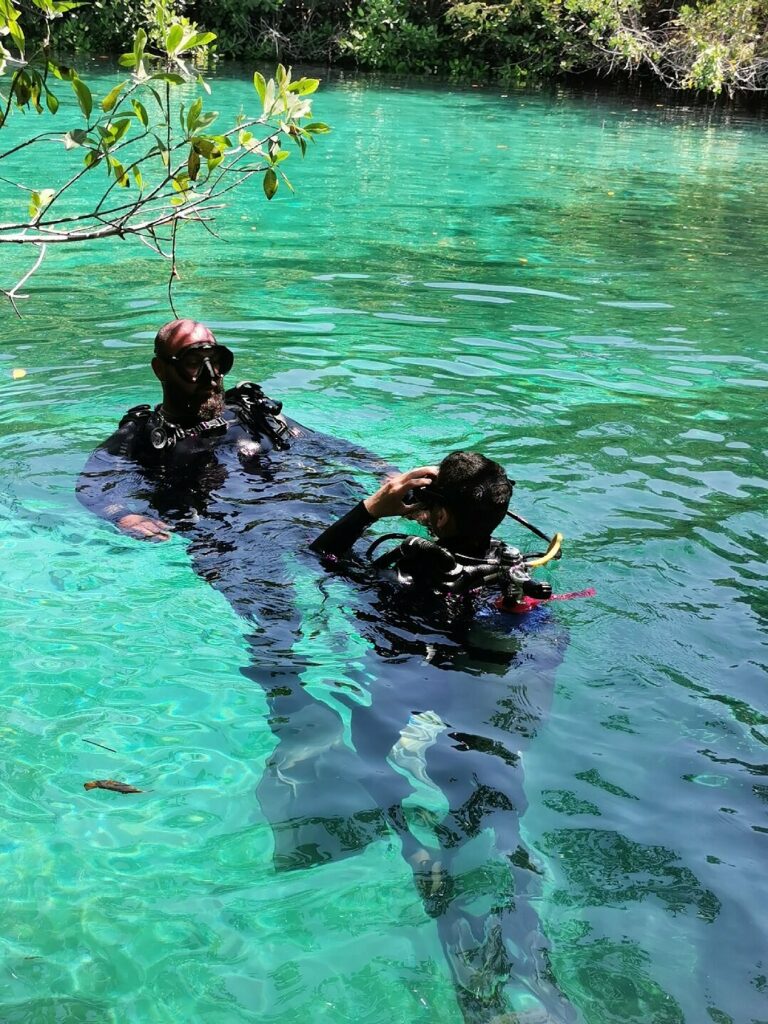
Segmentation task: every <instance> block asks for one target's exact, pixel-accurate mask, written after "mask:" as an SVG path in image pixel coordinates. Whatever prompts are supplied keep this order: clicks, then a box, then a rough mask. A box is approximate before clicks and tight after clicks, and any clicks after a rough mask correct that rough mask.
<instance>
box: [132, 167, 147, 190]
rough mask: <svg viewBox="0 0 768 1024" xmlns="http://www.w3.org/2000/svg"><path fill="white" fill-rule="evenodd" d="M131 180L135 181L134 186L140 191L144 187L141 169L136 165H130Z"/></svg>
mask: <svg viewBox="0 0 768 1024" xmlns="http://www.w3.org/2000/svg"><path fill="white" fill-rule="evenodd" d="M131 171H132V173H133V180H134V181H135V182H136V187H137V188H138V189H139V191H141V189H143V188H144V179H143V178H142V176H141V171H140V170H139V168H138V167H132V168H131Z"/></svg>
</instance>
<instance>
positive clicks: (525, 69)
mask: <svg viewBox="0 0 768 1024" xmlns="http://www.w3.org/2000/svg"><path fill="white" fill-rule="evenodd" d="M73 13H74V16H70V17H69V19H68V21H67V23H66V24H65V25H62V26H61V31H57V39H58V43H59V45H61V46H66V47H68V48H70V49H74V50H77V51H87V52H91V53H97V52H105V53H107V52H109V53H112V52H119V51H120V50H122V49H124V48H125V40H126V39H128V38H130V37H131V34H132V32H133V31H134V30H135V29H136V28H137V27H139V26H140V25H146V24H152V23H157V22H158V21H159V22H162V21H163V20H164V17H165V19H167V16H168V15H169V14H171V13H172V14H174V15H178V14H182V15H184V16H186V17H187V18H189V19H191V20H193V21H195V22H197V23H199V24H200V25H201V26H203V27H204V28H206V29H209V30H211V31H214V32H216V34H217V36H218V39H217V43H216V47H217V51H218V54H219V55H220V56H222V57H233V58H240V59H246V60H254V59H256V60H270V61H274V60H280V61H283V62H284V63H285V62H292V61H293V62H302V63H324V64H335V65H341V66H344V65H346V66H353V67H358V68H360V69H363V70H375V71H391V72H398V73H409V74H434V75H440V76H448V77H452V78H455V79H459V80H469V79H471V80H472V81H488V80H491V79H496V80H500V81H502V82H507V83H510V84H513V83H523V82H529V83H530V82H540V81H546V80H551V79H554V78H558V77H562V76H565V75H571V74H597V75H606V76H608V77H611V78H613V79H626V78H627V77H628V76H643V77H646V78H651V79H655V80H656V81H658V82H660V83H662V84H664V85H666V86H668V87H671V88H678V89H692V90H699V91H704V92H706V93H709V94H715V95H716V94H720V93H727V94H734V93H738V92H754V91H762V90H764V89H766V87H768V42H767V40H766V29H767V28H768V0H693V2H689V3H681V2H679V0H502V2H484V0H470V2H464V0H95V2H89V3H86V4H84V5H83V6H82V7H80V8H78V9H77V11H76V12H73ZM158 15H159V17H158Z"/></svg>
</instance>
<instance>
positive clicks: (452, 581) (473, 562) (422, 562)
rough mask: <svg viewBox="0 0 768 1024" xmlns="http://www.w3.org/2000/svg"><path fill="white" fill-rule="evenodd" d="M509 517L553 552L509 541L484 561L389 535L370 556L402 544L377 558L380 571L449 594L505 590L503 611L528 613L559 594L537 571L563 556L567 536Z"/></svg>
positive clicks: (495, 546) (492, 548)
mask: <svg viewBox="0 0 768 1024" xmlns="http://www.w3.org/2000/svg"><path fill="white" fill-rule="evenodd" d="M508 515H509V516H510V517H511V518H513V519H516V520H517V521H518V522H521V523H522V524H523V525H525V526H526V527H528V529H530V530H532V531H533V532H534V533H536V534H537V535H538V536H541V537H543V538H544V539H545V540H547V541H548V544H549V546H548V548H547V550H546V551H544V552H539V553H536V554H528V555H525V554H523V553H522V552H521V551H519V550H518V549H517V548H514V547H512V546H511V545H509V544H505V543H504V542H503V541H492V542H491V546H490V548H489V551H488V554H487V555H486V556H485V557H484V558H472V557H470V556H468V555H461V554H455V553H454V552H452V551H449V550H448V549H447V548H444V547H442V546H441V545H440V544H436V543H435V542H434V541H431V540H427V539H425V538H423V537H413V536H409V535H406V534H402V533H387V534H384V535H383V536H381V537H379V538H378V539H377V540H375V541H374V542H373V544H371V545H370V547H369V548H368V557H369V558H371V556H372V555H373V553H374V551H375V550H376V548H377V547H378V546H379V545H380V544H384V543H386V542H387V541H389V540H395V539H397V540H399V541H400V543H399V544H398V545H397V546H396V547H395V548H393V549H391V550H390V551H387V552H386V553H385V554H383V555H379V556H378V557H377V558H374V559H373V566H374V568H377V569H385V568H391V567H395V568H396V570H397V574H398V578H399V579H400V580H401V581H402V582H404V583H411V582H414V580H418V581H420V582H421V581H424V582H428V583H429V584H430V586H432V587H434V589H436V590H439V591H445V592H446V593H449V594H468V593H470V592H471V591H474V590H480V589H485V588H487V587H499V589H500V591H501V595H500V597H499V599H498V601H497V605H498V607H499V608H501V609H502V610H504V611H511V612H527V611H530V610H531V609H532V608H534V607H535V606H536V605H537V604H538V603H539V602H541V601H549V600H550V599H551V598H552V596H553V595H552V587H551V586H550V584H549V583H545V582H543V581H540V580H535V579H534V578H533V577H532V575H531V570H532V569H535V568H538V567H539V566H542V565H546V564H547V562H550V561H552V560H553V559H555V558H560V557H561V547H562V542H563V536H562V534H561V533H556V534H555V535H554V537H552V538H551V539H550V538H548V537H547V536H546V534H544V533H542V531H540V530H538V529H537V528H536V527H534V526H532V525H531V524H530V523H527V522H526V521H525V520H524V519H522V518H521V517H519V516H517V515H515V514H514V513H511V512H510V513H508Z"/></svg>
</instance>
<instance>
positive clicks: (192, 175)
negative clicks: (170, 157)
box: [187, 146, 200, 181]
mask: <svg viewBox="0 0 768 1024" xmlns="http://www.w3.org/2000/svg"><path fill="white" fill-rule="evenodd" d="M187 173H188V174H189V180H190V181H196V180H197V176H198V174H199V173H200V155H199V153H197V151H196V150H195V147H194V146H191V147H190V150H189V156H188V157H187Z"/></svg>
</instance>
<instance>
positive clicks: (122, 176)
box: [109, 156, 131, 188]
mask: <svg viewBox="0 0 768 1024" xmlns="http://www.w3.org/2000/svg"><path fill="white" fill-rule="evenodd" d="M109 162H110V164H111V165H112V167H113V168H114V171H115V181H116V182H117V184H118V185H119V186H120V187H121V188H128V186H129V185H130V183H131V182H130V179H129V178H128V175H127V174H126V173H125V168H124V167H123V165H122V164H121V163H120V161H119V160H117V159H116V158H115V157H113V156H111V157H110V158H109Z"/></svg>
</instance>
